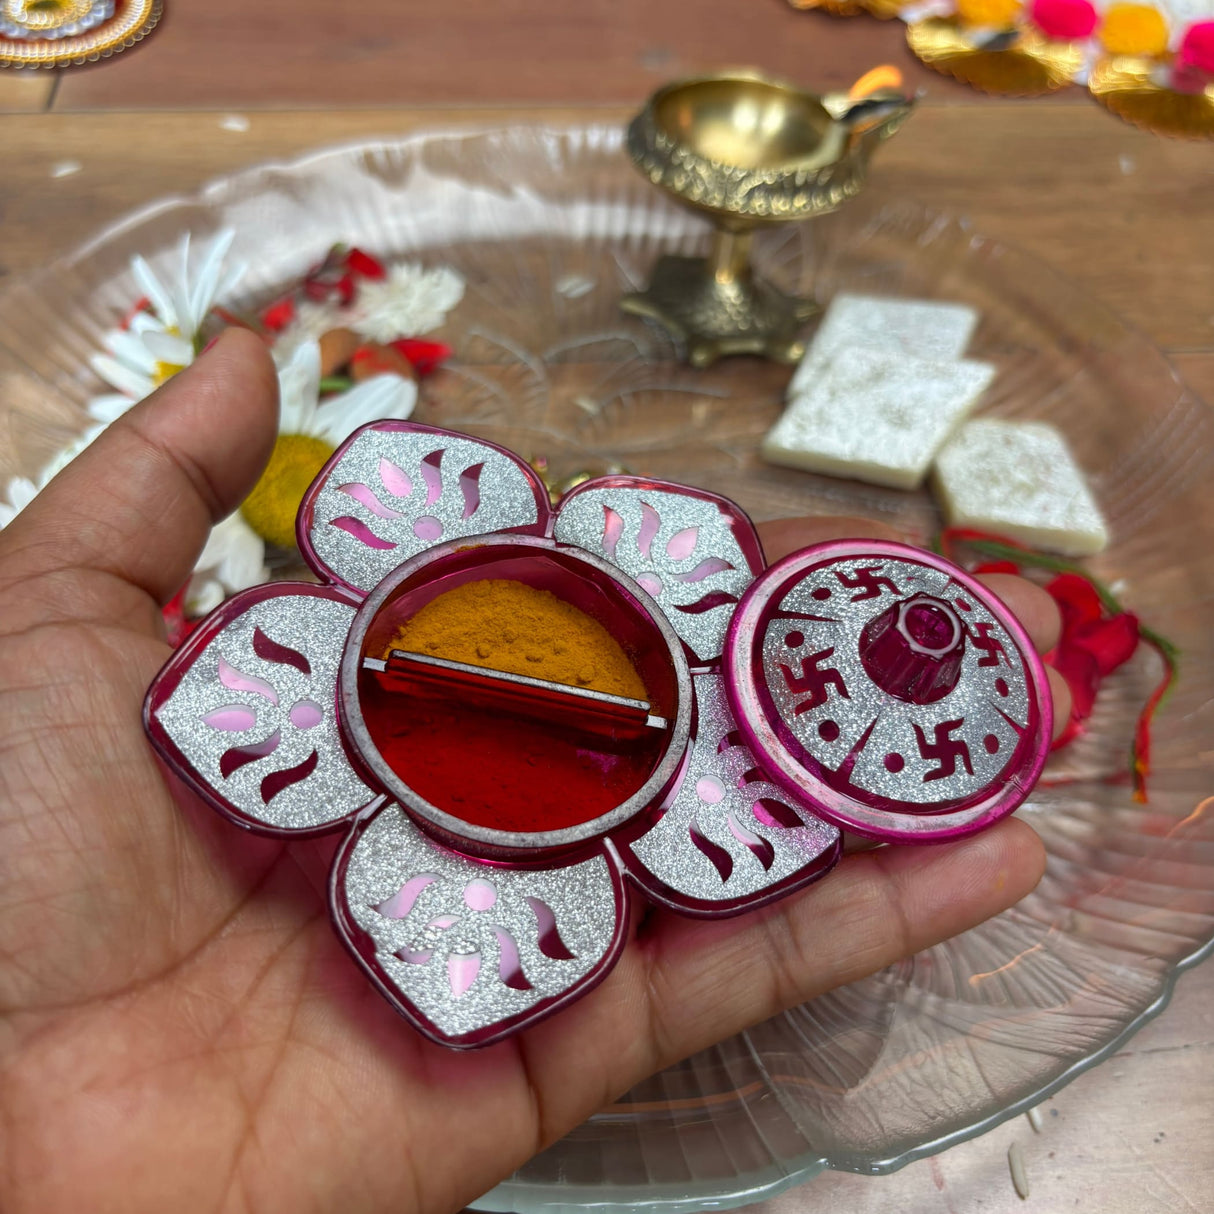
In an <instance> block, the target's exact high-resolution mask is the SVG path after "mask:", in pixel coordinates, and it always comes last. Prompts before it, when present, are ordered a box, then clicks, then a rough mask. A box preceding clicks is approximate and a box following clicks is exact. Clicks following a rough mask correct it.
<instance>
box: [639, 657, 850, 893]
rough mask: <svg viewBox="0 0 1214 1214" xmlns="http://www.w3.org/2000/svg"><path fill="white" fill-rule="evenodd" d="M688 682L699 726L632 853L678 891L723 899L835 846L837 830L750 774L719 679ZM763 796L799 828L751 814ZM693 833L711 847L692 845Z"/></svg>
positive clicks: (771, 881)
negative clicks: (667, 794) (670, 799)
mask: <svg viewBox="0 0 1214 1214" xmlns="http://www.w3.org/2000/svg"><path fill="white" fill-rule="evenodd" d="M694 684H695V694H696V706H697V709H698V712H699V723H698V729H697V733H696V740H695V744H694V748H693V750H692V754H691V762H690V765H689V766H688V769H687V775H686V776H685V778H684V780H683V785H682V788H681V789H680V790H679V794H678V796H677V797H676V798H675V801H674V804H673V805H671V807H670V808H669V809H668V810H667V811H666V813H665V814H664V815H663V817H662V818H661V820H660V821H659V822H658V823H657V824H656V825H655V826H654V827H653V828H652V829H651V830H650V831H648V833H646V834H644V835H642V836H641V838H639V839H638V840H636V841H635V842H634V843H633V844H632V845H631V851H632V853H633V855H634V856H636V858H637V859H638V860H639V861H640V862H641V863H642V864H643V865H644V866H645V868H647V869H648V870H649V872H650V873H652V874H653V875H654V876H655V877H656V878H657V879H658V880H659V881H660V882H661V883H662V884H663V885H665V886H667V887H668V888H669V889H670V890H673V891H675V893H676V894H681V895H683V896H685V897H687V898H692V899H695V900H697V901H701V902H724V901H729V900H732V899H734V898H741V897H746V896H748V895H752V894H758V893H761V892H762V891H763V890H764V889H767V888H769V887H770V886H773V885H776V884H778V883H780V882H782V881H787V880H789V879H791V878H793V877H795V875H796V874H797V872H799V871H800V870H802V869H804V868H806V867H807V866H808V865H811V864H814V863H816V862H817V861H818V860H819V859H820V858H821V856H822V854H823V852H826V851H828V850H829V849H831V848H832V847H834V846H835V844H836V842H837V841H838V839H839V832H838V830H836V829H835V827H833V826H831V825H830V824H828V823H826V822H823V821H821V820H820V819H818V818H815V817H813V816H812V815H810V814H808V813H806V812H805V811H804V810H796V809H795V808H793V807H792V805H791V804H790V801H789V798H788V796H787V794H785V793H784V792H783V791H782V790H781V789H779V788H777V787H776V786H775V785H774V784H771V783H769V782H767V781H766V780H764V779H762V778H761V777H760V778H753V777H752V776H751V773H752V772H754V771H755V759H754V755H752V754H751V752H750V751H749V750H748V749H747V748H746V746H744V745H743V744H742V743H741V742H740V741H736V742H734V741H733V737H734V735H735V734H736V729H737V726H736V723H735V721H734V718H733V714H732V713H731V712H730V711H729V705H728V704H727V703H726V701H725V691H724V688H723V686H722V681H721V677H720V676H719V675H712V674H705V675H698V676H697V677H696V678H695V680H694ZM731 743H732V744H731ZM761 801H777V802H779V803H780V805H782V806H784V807H785V809H786V814H781V815H780V816H781V817H782V818H785V820H789V821H791V820H795V819H800V820H801V821H802V822H803V823H804V825H802V826H781V825H778V824H775V823H776V819H774V818H773V816H772V814H771V812H770V811H766V812H765V813H764V818H759V817H756V815H755V812H754V810H755V806H756V805H757V804H758V803H759V802H761ZM693 831H694V832H695V833H694V835H693ZM696 835H698V836H699V837H700V838H701V839H705V840H707V841H708V842H709V843H710V844H712V845H713V847H715V848H716V849H717V851H715V852H714V851H713V848H712V847H710V848H707V849H706V848H704V847H703V846H702V845H700V844H698V843H697V841H696V838H695V836H696ZM711 855H715V856H716V861H715V863H714V861H713V859H712V858H710V856H711ZM723 870H724V871H723Z"/></svg>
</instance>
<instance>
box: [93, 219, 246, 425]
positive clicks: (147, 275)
mask: <svg viewBox="0 0 1214 1214" xmlns="http://www.w3.org/2000/svg"><path fill="white" fill-rule="evenodd" d="M235 236H236V233H235V231H234V230H233V229H231V228H225V229H224V230H223V231H222V232H220V233H219V234H218V235H217V236H216V237H215V239H214V240H213V241H211V243H210V244H209V245H208V246H207V248H206V250H205V251H204V252H203V254H202V264H201V265H200V266H199V267H198V268H197V272H196V273H191V268H190V234H189V233H188V232H187V233H186V234H185V235H184V236H183V237H182V238H181V246H180V253H179V257H180V266H179V269H178V273H177V275H176V276H175V277H173V278H170V279H169V280H168V281H167V283H166V282H162V281H161V280H160V279H159V278H157V276H156V274H155V273H154V272H153V270H152V267H151V266H149V265H148V263H147V262H146V261H145V260H144V259H143V258H142V257H140V256H138V255H136V256H135V257H133V258H131V273H132V274H133V275H134V276H135V281H136V282H137V283H138V284H139V287H140V289H141V290H142V291H143V293H144V295H145V296H146V298H147V300H148V308H149V309H150V310H149V311H142V312H137V313H136V314H135V316H134V317H132V319H131V323H130V324H129V326H128V327H127V328H125V329H112V330H111V331H110V332H109V333H107V334H106V335H105V338H104V341H105V347H106V350H107V351H108V353H106V354H97V355H94V356H93V358H91V359H90V360H89V361H90V363H91V365H92V367H93V370H94V371H96V372H97V374H98V375H99V376H101V378H102V379H104V380H105V381H106V383H108V384H109V385H110V386H111V387H112V388H115V389H117V391H116V392H113V393H107V394H106V395H104V396H97V397H94V398H93V400H92V401H90V402H89V406H88V409H89V413H90V415H91V416H93V417H95V418H96V419H97V420H98V421H103V422H112V421H113V420H114V419H115V418H116V417H121V416H122V414H123V413H125V412H126V411H127V410H128V409H129V408H130V407H131V406H132V405H133V404H135V403H136V402H137V401H141V400H142V399H143V398H144V397H145V396H148V395H150V394H151V393H152V392H154V391H155V390H156V389H157V388H158V387H160V385H161V384H163V383H164V382H165V380H167V379H170V378H171V377H172V376H174V375H176V374H177V372H178V371H181V370H184V369H185V368H186V367H188V366H189V365H190V364H191V363H192V362H193V361H194V357H195V354H196V352H197V346H198V335H199V332H200V331H201V329H202V326H203V324H204V323H205V321H206V318H207V317H208V316H209V315H210V313H211V309H212V308H213V307H214V306H215V301H216V300H217V299H218V298H219V297H220V296H222V295H225V294H227V292H229V291H231V290H232V288H233V287H234V286H235V285H236V283H237V282H238V281H239V280H240V278H241V276H242V275H243V274H244V272H245V265H244V264H243V263H239V264H237V265H233V266H230V267H227V268H226V269H225V266H224V262H225V259H226V257H227V254H228V250H229V249H230V248H231V247H232V241H233V240H234V239H235Z"/></svg>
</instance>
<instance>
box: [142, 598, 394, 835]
mask: <svg viewBox="0 0 1214 1214" xmlns="http://www.w3.org/2000/svg"><path fill="white" fill-rule="evenodd" d="M251 593H263V592H261V591H256V592H251ZM238 601H239V597H238V599H236V600H233V602H237V603H238ZM353 619H354V607H352V606H351V605H349V604H347V603H341V602H337V601H335V600H333V599H327V598H320V597H318V596H317V595H315V594H293V593H291V592H290V590H287V589H284V592H283V593H281V594H279V595H277V596H276V597H274V598H268V599H262V600H261V601H260V602H255V603H254V604H253V605H252V606H250V607H249V609H248V610H247V611H245V612H244V613H243V614H241V615H239V616H238V617H237V618H236V619H234V620H232V621H231V622H230V623H228V624H227V625H226V627H224V629H223V630H222V631H221V632H220V633H219V634H218V635H217V636H215V637H214V638H212V640H211V641H210V643H209V644H208V645H207V646H206V647H205V648H204V649H203V650H202V652H201V653H200V654H199V655H198V656H197V658H196V659H195V660H194V662H193V664H192V665H191V666H190V668H189V669H188V670H187V671H186V673H185V675H184V676H183V677H182V679H181V682H180V683H179V684H178V685H177V687H176V689H175V690H174V691H173V693H172V695H170V696H169V698H168V699H167V700H166V701H165V703H164V704H162V705H161V706H160V708H159V710H158V711H157V713H156V716H157V719H158V720H159V722H160V724H161V725H162V726H163V727H164V729H165V731H166V732H167V733H168V735H169V737H170V738H171V739H172V741H173V742H174V743H175V744H176V745H177V747H178V748H179V749H180V750H181V752H182V754H183V755H184V756H185V757H186V759H187V760H188V761H189V763H190V764H191V765H192V766H193V768H194V771H195V772H196V773H197V776H198V777H199V778H200V779H201V780H203V781H204V782H205V783H206V784H207V785H208V786H209V787H210V788H211V789H212V790H213V791H214V794H215V796H216V797H217V798H218V799H219V800H220V801H221V802H227V803H229V804H230V805H232V806H234V807H235V808H236V809H237V810H239V811H240V812H241V813H243V814H245V815H247V816H248V817H250V818H253V819H255V820H256V821H258V822H264V823H266V824H267V825H269V826H274V827H277V828H280V829H284V830H292V829H309V828H312V827H316V826H319V825H322V824H323V823H326V822H333V821H337V820H338V819H340V818H343V817H345V816H347V815H348V814H351V813H353V812H354V811H355V810H357V809H359V808H361V807H362V806H364V805H366V804H367V803H368V802H370V801H371V800H372V799H373V798H374V796H375V794H374V793H373V792H372V790H371V789H369V788H368V787H367V786H366V785H365V784H364V783H363V782H362V780H360V779H359V778H358V776H357V775H356V774H355V772H354V770H353V768H352V767H351V766H350V763H349V761H348V760H347V758H346V754H345V751H344V749H343V748H342V743H341V739H340V737H339V734H338V725H337V715H336V710H335V704H336V686H337V671H338V665H339V662H340V659H341V653H342V648H343V646H344V644H345V639H346V633H347V632H348V631H349V629H350V623H351V621H352V620H353ZM258 633H260V634H261V636H262V637H266V638H269V640H270V642H271V644H270V645H266V644H265V643H264V641H261V640H259V639H258ZM284 647H285V649H286V650H289V651H292V652H293V653H294V655H295V657H294V658H292V659H291V660H281V659H283V658H284V657H285V655H284V653H283V648H284ZM258 650H260V652H261V654H262V655H271V656H259V653H258ZM300 657H302V659H303V661H302V662H300V661H298V659H299V658H300ZM292 662H295V664H292ZM300 665H306V666H307V667H310V670H311V673H309V674H305V673H304V671H303V670H302V669H300V668H299V666H300ZM238 726H243V728H238ZM312 756H315V760H313V758H312ZM225 770H226V771H227V773H228V774H227V775H225V774H224V772H225ZM276 773H282V774H281V775H277V777H276V778H273V779H271V777H274V776H275V775H276ZM290 773H296V775H298V777H299V778H291V776H290ZM267 793H272V795H270V796H269V798H268V799H266V794H267Z"/></svg>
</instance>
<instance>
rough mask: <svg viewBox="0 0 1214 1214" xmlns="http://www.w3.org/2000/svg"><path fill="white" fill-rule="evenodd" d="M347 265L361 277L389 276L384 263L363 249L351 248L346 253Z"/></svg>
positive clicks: (378, 277)
mask: <svg viewBox="0 0 1214 1214" xmlns="http://www.w3.org/2000/svg"><path fill="white" fill-rule="evenodd" d="M346 267H347V269H349V270H351V271H352V272H353V273H355V274H357V275H358V276H359V277H360V278H373V279H380V278H386V277H387V276H388V272H387V270H385V269H384V267H383V263H382V262H380V261H378V260H377V259H376V258H374V257H372V256H371V254H370V253H364V252H363V250H362V249H357V248H356V249H351V250H350V251H349V253H347V254H346Z"/></svg>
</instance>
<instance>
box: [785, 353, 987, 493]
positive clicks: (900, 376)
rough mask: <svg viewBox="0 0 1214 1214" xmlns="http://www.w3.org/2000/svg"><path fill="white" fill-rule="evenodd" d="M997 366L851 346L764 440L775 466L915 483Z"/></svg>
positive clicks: (894, 484)
mask: <svg viewBox="0 0 1214 1214" xmlns="http://www.w3.org/2000/svg"><path fill="white" fill-rule="evenodd" d="M994 374H995V370H994V368H993V367H992V366H990V365H989V364H987V363H980V362H971V361H966V360H961V361H954V362H937V361H934V360H931V359H924V358H912V357H909V356H908V355H906V354H903V353H890V352H888V351H883V350H869V349H864V348H861V347H845V348H843V349H841V350H838V351H836V352H835V354H834V355H833V356H832V357H831V358H830V360H829V362H827V363H825V364H824V365H823V368H822V371H821V373H820V374H819V375H817V376H815V377H814V379H813V380H812V381H811V382H810V383H809V384H807V385H806V387H805V388H804V389H803V390H802V391H801V392H798V393H797V394H796V395H794V396H793V398H792V401H791V403H790V404H789V406H788V408H787V409H785V411H784V415H783V416H782V417H781V418H780V420H779V421H778V422H777V423H776V424H775V426H773V427H772V429H771V431H770V432H769V433H768V435H767V437H766V438H765V439H764V440H763V446H762V453H763V456H764V457H765V458H766V459H768V460H770V461H771V462H772V463H773V464H786V465H787V466H789V467H791V468H804V469H806V470H808V471H810V472H825V473H827V474H828V475H831V476H846V477H854V478H855V479H856V480H862V481H869V482H871V483H872V484H874V485H886V486H889V487H890V488H893V489H914V488H916V487H917V486H918V485H920V484H921V483H922V482H923V479H924V477H925V476H926V475H927V471H928V469H929V468H930V467H931V463H932V459H933V457H934V456H935V454H936V452H937V451H938V450H939V449H940V447H941V445H942V444H943V443H944V441H945V440H946V439H947V438H948V436H949V435H950V434H951V433H952V431H953V430H954V429H955V427H956V426H957V425H958V424H959V423H960V422H961V421H962V420H963V419H964V418H965V416H966V415H967V414H968V413H969V412H970V410H972V409H973V408H974V406H975V405H976V404H977V403H978V400H979V398H980V397H981V395H982V393H983V391H984V390H985V389H986V386H987V384H989V383H990V382H991V379H992V377H993V376H994Z"/></svg>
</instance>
